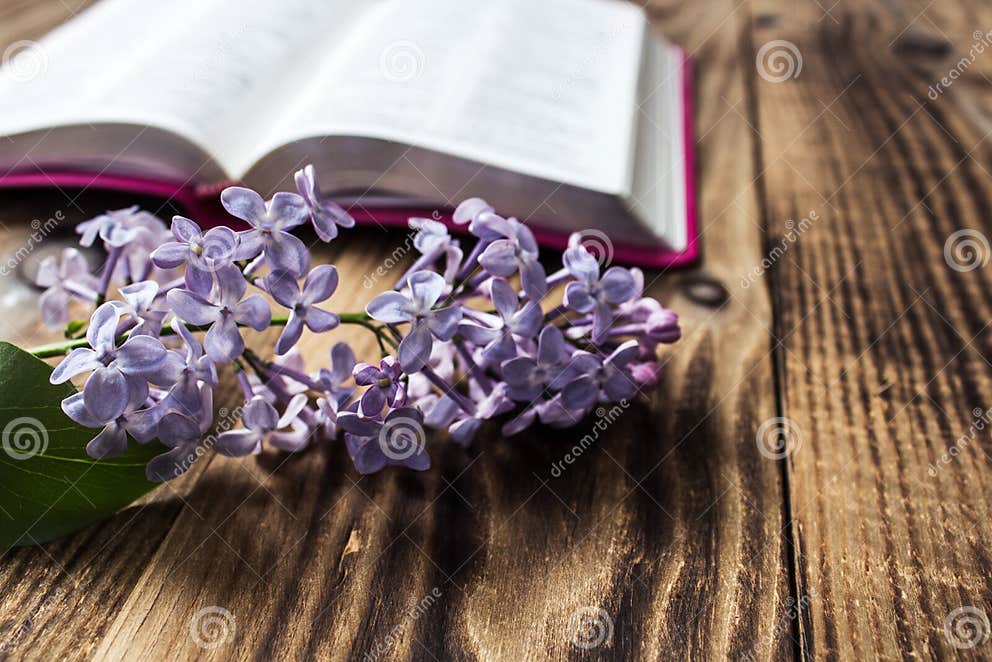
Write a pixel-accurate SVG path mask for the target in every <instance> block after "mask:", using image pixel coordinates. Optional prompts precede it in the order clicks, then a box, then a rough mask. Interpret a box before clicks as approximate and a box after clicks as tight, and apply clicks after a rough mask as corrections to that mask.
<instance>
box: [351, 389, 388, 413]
mask: <svg viewBox="0 0 992 662" xmlns="http://www.w3.org/2000/svg"><path fill="white" fill-rule="evenodd" d="M385 406H386V396H385V394H383V392H382V389H380V388H377V387H374V386H373V387H372V388H370V389H368V390H367V391H365V393H363V394H362V399H361V400H360V401H359V404H358V412H359V414H360V415H362V416H377V415H378V414H379V412H381V411H382V408H383V407H385Z"/></svg>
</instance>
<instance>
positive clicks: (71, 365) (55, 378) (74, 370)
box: [49, 347, 103, 384]
mask: <svg viewBox="0 0 992 662" xmlns="http://www.w3.org/2000/svg"><path fill="white" fill-rule="evenodd" d="M102 366H103V364H102V363H100V361H98V360H97V353H96V352H94V351H93V350H92V349H90V348H89V347H77V348H76V349H74V350H72V351H71V352H69V354H68V356H66V357H65V358H64V359H62V362H61V363H59V364H58V365H57V366H55V370H53V371H52V376H51V377H50V378H49V381H51V382H52V383H53V384H61V383H62V382H66V381H69V380H70V379H72V378H73V377H75V376H76V375H81V374H82V373H84V372H89V371H90V370H96V369H97V368H100V367H102Z"/></svg>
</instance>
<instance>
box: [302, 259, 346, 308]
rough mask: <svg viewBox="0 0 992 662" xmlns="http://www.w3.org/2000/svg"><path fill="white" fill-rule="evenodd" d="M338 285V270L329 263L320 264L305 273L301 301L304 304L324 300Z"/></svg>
mask: <svg viewBox="0 0 992 662" xmlns="http://www.w3.org/2000/svg"><path fill="white" fill-rule="evenodd" d="M337 287H338V270H337V269H335V268H334V266H333V265H330V264H322V265H320V266H319V267H316V268H314V269H313V271H311V272H310V273H309V274H307V279H306V280H305V281H303V302H304V303H306V304H308V305H309V304H315V303H320V302H321V301H326V300H327V299H329V298H330V296H331V295H332V294H334V290H336V289H337Z"/></svg>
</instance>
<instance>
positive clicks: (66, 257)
mask: <svg viewBox="0 0 992 662" xmlns="http://www.w3.org/2000/svg"><path fill="white" fill-rule="evenodd" d="M59 272H60V273H61V274H62V276H63V277H64V278H77V279H78V278H84V277H86V276H89V275H90V265H89V262H87V261H86V256H84V255H83V254H82V253H80V252H79V251H78V250H76V249H75V248H66V249H65V250H63V251H62V265H61V267H60V268H59Z"/></svg>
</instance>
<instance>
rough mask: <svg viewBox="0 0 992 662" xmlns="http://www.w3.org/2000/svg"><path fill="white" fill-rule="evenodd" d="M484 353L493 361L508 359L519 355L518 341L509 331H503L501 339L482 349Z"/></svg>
mask: <svg viewBox="0 0 992 662" xmlns="http://www.w3.org/2000/svg"><path fill="white" fill-rule="evenodd" d="M482 355H483V356H484V357H485V358H486V360H488V361H492V362H493V363H502V362H503V361H508V360H509V359H512V358H513V357H515V356H516V355H517V343H515V342H514V341H513V337H512V336H511V335H510V334H508V333H501V334H500V337H499V340H497V341H496V342H494V343H493V344H491V345H490V346H489V347H486V348H485V349H484V350H482Z"/></svg>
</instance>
